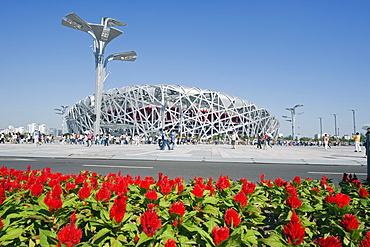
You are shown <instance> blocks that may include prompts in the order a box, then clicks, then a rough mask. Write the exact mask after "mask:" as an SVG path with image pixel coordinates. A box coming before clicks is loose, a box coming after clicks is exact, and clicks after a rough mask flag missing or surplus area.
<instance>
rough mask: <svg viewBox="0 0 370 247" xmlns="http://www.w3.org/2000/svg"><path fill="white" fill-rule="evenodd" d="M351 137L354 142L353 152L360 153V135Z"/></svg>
mask: <svg viewBox="0 0 370 247" xmlns="http://www.w3.org/2000/svg"><path fill="white" fill-rule="evenodd" d="M352 137H353V139H354V140H355V152H361V147H360V141H361V136H360V134H359V133H358V132H357V133H356V134H354V135H353V136H352Z"/></svg>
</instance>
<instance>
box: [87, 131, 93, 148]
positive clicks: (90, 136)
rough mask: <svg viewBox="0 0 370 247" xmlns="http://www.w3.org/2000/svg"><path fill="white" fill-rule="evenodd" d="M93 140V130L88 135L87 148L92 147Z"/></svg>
mask: <svg viewBox="0 0 370 247" xmlns="http://www.w3.org/2000/svg"><path fill="white" fill-rule="evenodd" d="M92 139H93V133H92V131H91V130H89V133H88V134H87V147H91V146H92Z"/></svg>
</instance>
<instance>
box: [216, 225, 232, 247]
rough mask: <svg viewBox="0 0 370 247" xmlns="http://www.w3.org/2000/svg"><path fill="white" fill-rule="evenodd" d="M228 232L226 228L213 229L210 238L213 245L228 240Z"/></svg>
mask: <svg viewBox="0 0 370 247" xmlns="http://www.w3.org/2000/svg"><path fill="white" fill-rule="evenodd" d="M229 234H230V230H229V228H227V227H217V226H215V227H213V229H212V236H213V241H214V242H215V245H219V244H220V242H221V241H225V240H226V239H228V238H229Z"/></svg>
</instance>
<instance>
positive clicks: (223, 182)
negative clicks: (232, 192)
mask: <svg viewBox="0 0 370 247" xmlns="http://www.w3.org/2000/svg"><path fill="white" fill-rule="evenodd" d="M230 186H231V185H230V181H229V176H225V177H222V174H220V177H219V178H218V180H217V183H216V189H217V190H223V189H226V188H228V187H230Z"/></svg>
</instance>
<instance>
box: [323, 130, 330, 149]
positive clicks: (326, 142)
mask: <svg viewBox="0 0 370 247" xmlns="http://www.w3.org/2000/svg"><path fill="white" fill-rule="evenodd" d="M324 147H325V150H328V147H330V146H329V136H328V135H327V134H325V136H324ZM330 148H331V147H330Z"/></svg>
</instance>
